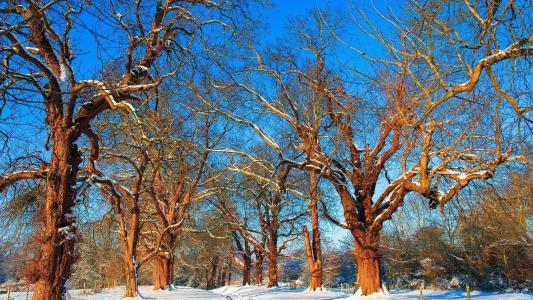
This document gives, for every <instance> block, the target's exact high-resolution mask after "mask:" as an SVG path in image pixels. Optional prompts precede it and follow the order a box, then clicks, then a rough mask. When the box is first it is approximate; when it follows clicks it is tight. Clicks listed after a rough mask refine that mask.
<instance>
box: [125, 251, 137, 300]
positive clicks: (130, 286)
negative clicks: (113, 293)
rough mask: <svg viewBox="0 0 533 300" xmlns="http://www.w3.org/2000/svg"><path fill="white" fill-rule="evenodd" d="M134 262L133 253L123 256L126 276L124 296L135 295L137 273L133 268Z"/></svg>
mask: <svg viewBox="0 0 533 300" xmlns="http://www.w3.org/2000/svg"><path fill="white" fill-rule="evenodd" d="M135 267H136V266H135V263H134V257H133V255H131V254H129V255H125V256H124V275H125V277H126V290H125V291H124V296H123V297H124V298H126V297H137V276H136V275H137V274H136V270H135Z"/></svg>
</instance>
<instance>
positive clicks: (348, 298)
mask: <svg viewBox="0 0 533 300" xmlns="http://www.w3.org/2000/svg"><path fill="white" fill-rule="evenodd" d="M139 291H140V292H141V293H142V295H143V296H144V297H146V299H161V300H170V299H177V300H187V299H191V300H210V299H214V300H252V299H258V300H278V299H279V300H281V299H288V300H291V299H293V300H306V299H317V300H333V299H335V300H341V299H343V300H354V299H369V300H370V299H396V300H415V299H420V291H419V290H393V291H389V292H388V293H389V294H387V291H385V292H381V293H379V294H373V295H370V296H366V297H363V296H361V295H358V294H355V295H354V294H353V290H346V289H345V290H343V291H340V290H339V289H335V288H333V289H328V290H327V291H317V292H310V291H306V290H305V289H303V288H297V289H290V288H288V287H278V288H266V287H264V286H224V287H220V288H217V289H214V290H210V291H206V290H202V289H194V288H188V287H182V286H177V287H173V288H172V289H171V290H170V291H153V290H152V287H151V286H141V287H139ZM123 294H124V287H115V288H111V289H105V290H102V291H100V292H97V293H90V292H84V291H83V290H71V291H70V295H71V299H72V300H119V299H124V298H122V295H123ZM29 296H30V297H31V293H30V295H29ZM471 298H472V299H473V300H498V299H506V300H526V299H533V293H526V292H519V291H511V292H505V293H497V292H479V291H472V292H471ZM4 299H7V298H6V294H0V300H4ZM10 299H13V300H23V299H26V292H25V291H23V292H12V293H11V296H10ZM129 299H132V298H129ZM136 299H139V298H136ZM424 299H425V300H442V299H466V292H465V291H464V290H446V291H433V290H424Z"/></svg>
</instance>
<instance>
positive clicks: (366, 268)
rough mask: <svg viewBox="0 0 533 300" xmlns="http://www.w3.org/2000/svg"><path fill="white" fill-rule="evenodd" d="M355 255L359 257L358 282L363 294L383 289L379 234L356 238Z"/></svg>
mask: <svg viewBox="0 0 533 300" xmlns="http://www.w3.org/2000/svg"><path fill="white" fill-rule="evenodd" d="M355 256H356V257H357V282H358V283H359V287H360V289H361V291H362V295H363V296H367V295H370V294H373V293H377V292H379V291H380V290H381V274H380V268H379V266H380V262H379V235H378V234H374V235H371V236H368V235H367V236H365V238H363V239H356V247H355Z"/></svg>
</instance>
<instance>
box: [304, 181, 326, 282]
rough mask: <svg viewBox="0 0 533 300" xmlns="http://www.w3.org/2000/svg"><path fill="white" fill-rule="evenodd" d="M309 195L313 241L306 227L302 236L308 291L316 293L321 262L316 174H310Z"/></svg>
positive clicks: (320, 278) (320, 276)
mask: <svg viewBox="0 0 533 300" xmlns="http://www.w3.org/2000/svg"><path fill="white" fill-rule="evenodd" d="M309 176H310V184H311V193H310V200H309V208H310V209H311V227H312V231H313V232H312V234H313V239H312V240H311V237H310V236H309V232H308V231H307V226H304V230H303V236H304V240H305V252H306V255H307V264H308V265H309V271H310V272H311V281H310V283H309V290H310V291H316V290H317V289H320V288H322V261H321V249H320V227H319V223H318V209H317V202H318V182H317V179H316V174H315V173H314V172H311V173H310V175H309Z"/></svg>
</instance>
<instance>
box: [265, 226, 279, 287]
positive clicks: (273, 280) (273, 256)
mask: <svg viewBox="0 0 533 300" xmlns="http://www.w3.org/2000/svg"><path fill="white" fill-rule="evenodd" d="M268 248H269V251H268V285H267V287H269V288H271V287H277V286H278V248H277V236H272V235H271V236H270V239H269V241H268Z"/></svg>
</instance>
